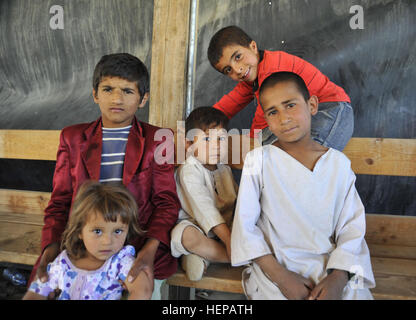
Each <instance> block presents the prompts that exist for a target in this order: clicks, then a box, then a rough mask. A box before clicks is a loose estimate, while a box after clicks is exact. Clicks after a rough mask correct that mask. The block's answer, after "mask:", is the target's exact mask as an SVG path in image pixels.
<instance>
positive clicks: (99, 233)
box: [92, 229, 103, 235]
mask: <svg viewBox="0 0 416 320" xmlns="http://www.w3.org/2000/svg"><path fill="white" fill-rule="evenodd" d="M92 232H93V233H95V234H96V235H101V234H102V233H103V231H102V230H101V229H94V230H92Z"/></svg>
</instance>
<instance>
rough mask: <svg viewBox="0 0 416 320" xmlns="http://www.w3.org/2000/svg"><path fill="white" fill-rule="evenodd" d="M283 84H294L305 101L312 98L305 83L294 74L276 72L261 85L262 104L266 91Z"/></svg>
mask: <svg viewBox="0 0 416 320" xmlns="http://www.w3.org/2000/svg"><path fill="white" fill-rule="evenodd" d="M281 82H293V83H294V84H295V85H296V87H297V88H298V90H299V92H300V93H301V94H302V96H303V98H304V99H305V101H308V100H309V98H310V94H309V90H308V88H307V87H306V84H305V81H303V79H302V78H301V77H300V76H298V75H297V74H296V73H293V72H275V73H272V74H271V75H270V76H268V77H267V78H266V79H265V80H264V81H263V83H262V84H261V85H260V89H259V99H260V104H261V95H262V93H263V92H264V90H266V89H268V88H270V87H273V86H274V85H276V84H278V83H281Z"/></svg>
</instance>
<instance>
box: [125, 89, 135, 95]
mask: <svg viewBox="0 0 416 320" xmlns="http://www.w3.org/2000/svg"><path fill="white" fill-rule="evenodd" d="M123 91H124V93H127V94H132V93H133V90H130V89H124V90H123Z"/></svg>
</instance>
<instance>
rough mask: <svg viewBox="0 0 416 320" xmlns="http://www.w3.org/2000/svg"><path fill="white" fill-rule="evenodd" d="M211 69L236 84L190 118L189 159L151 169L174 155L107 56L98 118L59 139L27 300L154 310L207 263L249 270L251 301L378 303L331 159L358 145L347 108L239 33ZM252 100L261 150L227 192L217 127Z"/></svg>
mask: <svg viewBox="0 0 416 320" xmlns="http://www.w3.org/2000/svg"><path fill="white" fill-rule="evenodd" d="M208 59H209V61H210V62H211V64H212V65H213V66H214V68H215V69H216V70H218V71H219V72H221V73H223V74H225V75H227V76H229V77H230V78H232V79H233V80H236V81H239V83H238V84H237V86H236V87H235V89H234V90H233V91H232V92H230V93H229V94H228V95H226V96H224V97H223V98H222V99H221V100H220V101H219V102H218V103H216V104H215V105H214V107H199V108H196V109H195V110H194V111H192V112H191V114H190V115H189V116H188V117H187V119H186V121H185V133H186V148H187V157H186V160H185V161H184V163H182V164H180V165H179V167H178V168H177V169H176V171H175V166H174V164H173V162H174V161H173V160H172V159H173V157H174V155H171V156H172V157H171V158H170V159H171V160H172V161H166V162H165V163H160V162H159V161H155V153H156V151H157V149H158V147H159V146H161V144H162V143H163V144H165V145H166V144H169V143H172V144H173V141H169V140H167V139H165V140H163V141H159V139H158V140H155V139H154V136H155V134H156V132H157V130H158V129H159V128H157V127H155V126H152V125H149V124H147V123H144V122H141V121H138V120H137V119H136V117H135V112H136V110H137V108H142V107H144V106H145V104H146V101H147V99H148V97H149V75H148V72H147V69H146V67H145V66H144V64H143V63H142V62H141V61H140V60H139V59H138V58H136V57H134V56H132V55H129V54H110V55H106V56H103V57H102V58H101V60H100V61H99V62H98V64H97V66H96V68H95V71H94V76H93V98H94V101H95V103H97V104H98V105H99V107H100V110H101V117H100V118H99V119H97V120H96V121H94V122H92V123H86V124H79V125H74V126H70V127H67V128H64V129H63V130H62V132H61V136H60V144H59V149H58V154H57V162H56V168H55V173H54V178H53V191H52V195H51V200H50V202H49V205H48V207H47V208H46V210H45V218H44V223H45V224H44V227H43V229H42V241H41V247H42V254H41V256H40V257H39V259H38V261H37V263H36V264H35V266H34V268H33V271H32V274H31V279H30V286H29V289H28V291H27V293H26V295H25V297H24V298H25V299H47V298H48V297H49V298H58V299H120V298H121V297H122V295H123V293H125V294H126V295H127V296H128V299H150V298H157V295H158V293H159V288H160V285H161V283H162V280H163V279H166V278H168V277H170V276H171V275H172V274H173V273H174V272H176V270H177V258H180V261H181V265H182V267H183V269H184V270H185V271H186V275H187V277H188V278H189V279H190V280H193V281H198V280H200V279H201V278H202V276H203V274H204V272H205V270H206V269H207V268H208V266H209V263H210V262H215V263H230V262H231V264H232V265H233V266H240V265H245V266H246V268H245V269H244V271H243V274H242V279H243V280H242V284H243V288H244V291H245V294H246V296H247V298H248V299H372V296H371V293H370V291H369V288H372V287H374V285H375V283H374V277H373V273H372V269H371V262H370V257H369V251H368V247H367V245H366V243H365V240H364V234H365V212H364V207H363V205H362V202H361V200H360V197H359V195H358V193H357V191H356V189H355V185H354V182H355V175H354V173H353V172H352V170H351V168H350V162H349V160H348V159H347V158H346V157H345V156H344V155H343V154H342V153H341V152H340V151H341V150H342V149H343V148H344V146H345V145H346V143H347V142H348V140H349V139H350V137H351V135H352V131H353V113H352V109H351V105H350V99H349V97H348V96H347V94H346V93H345V92H344V90H343V89H342V88H340V87H339V86H337V85H335V84H334V83H332V82H331V81H329V79H328V78H327V77H326V76H325V75H323V74H322V73H321V72H320V71H319V70H318V69H316V68H315V67H314V66H312V65H311V64H309V63H308V62H306V61H304V60H302V59H300V58H298V57H296V56H293V55H289V54H287V53H285V52H283V51H275V52H272V51H262V50H259V49H258V48H257V44H256V42H255V41H254V40H252V39H251V38H250V37H249V36H248V35H247V34H246V33H245V32H244V31H243V30H241V29H240V28H238V27H235V26H230V27H226V28H223V29H221V30H219V31H218V32H217V33H216V34H215V35H214V36H213V37H212V39H211V42H210V45H209V48H208ZM253 99H256V100H257V102H258V107H257V110H256V114H255V118H254V120H253V124H252V130H251V136H252V137H253V138H257V139H261V141H262V144H263V146H262V147H259V148H256V149H254V150H252V151H250V152H249V153H248V154H247V156H246V158H245V161H244V168H243V171H242V177H241V181H240V185H239V186H237V184H236V182H235V181H234V178H233V175H232V172H231V169H230V167H229V166H228V165H227V164H225V163H226V161H225V159H224V155H225V156H226V155H227V139H228V135H227V125H228V120H229V118H231V117H232V116H233V115H235V114H236V113H237V112H238V111H240V110H241V109H242V108H244V107H245V106H246V105H247V104H248V103H249V102H250V101H252V100H253ZM256 132H259V133H260V134H256ZM168 149H169V148H168ZM337 149H338V150H340V151H338V150H337ZM170 150H174V148H170ZM168 158H169V157H168Z"/></svg>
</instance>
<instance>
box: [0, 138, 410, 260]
mask: <svg viewBox="0 0 416 320" xmlns="http://www.w3.org/2000/svg"><path fill="white" fill-rule="evenodd" d="M59 134H60V131H59V130H0V158H6V159H30V160H56V152H57V148H58V145H59ZM230 141H231V140H230ZM344 153H345V154H346V155H347V156H348V158H349V159H350V160H351V166H352V169H353V170H354V172H355V173H356V174H372V175H396V176H416V163H415V159H416V139H380V138H352V139H351V140H350V142H349V143H348V145H347V146H346V148H345V150H344ZM235 167H238V166H235ZM49 199H50V193H48V192H36V191H20V190H11V189H0V212H2V213H3V214H2V215H1V217H0V234H1V233H3V231H5V233H6V230H2V229H8V230H7V232H10V233H12V234H15V239H19V237H20V236H21V234H22V233H23V234H24V237H26V238H25V239H20V240H21V241H20V242H19V241H14V242H13V241H11V238H13V237H12V236H11V237H9V239H6V238H4V239H3V238H2V237H1V235H0V261H2V260H3V259H5V256H7V257H9V256H10V255H12V253H11V252H12V251H13V250H17V252H22V253H25V254H27V255H29V256H24V255H22V258H20V257H18V256H16V257H14V258H13V261H15V262H18V263H27V262H30V263H33V262H34V261H33V259H35V257H36V256H37V255H38V252H39V244H38V243H39V239H40V233H39V232H40V231H38V229H39V225H42V224H43V222H42V216H43V213H44V209H45V208H46V206H47V204H48V201H49ZM11 229H13V230H11ZM415 230H416V217H408V216H392V215H378V214H368V215H367V234H366V239H367V242H368V244H369V247H370V251H371V254H372V255H373V256H376V257H387V258H388V257H391V258H400V257H406V258H408V259H409V258H410V259H416V232H415ZM7 245H12V246H13V248H8V249H7ZM15 246H18V247H19V248H15ZM20 246H21V247H20ZM2 252H3V253H2ZM4 252H6V253H4ZM9 259H10V257H9ZM8 261H9V260H8ZM30 263H29V264H30Z"/></svg>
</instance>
